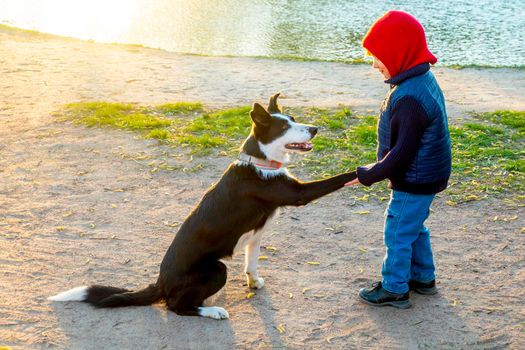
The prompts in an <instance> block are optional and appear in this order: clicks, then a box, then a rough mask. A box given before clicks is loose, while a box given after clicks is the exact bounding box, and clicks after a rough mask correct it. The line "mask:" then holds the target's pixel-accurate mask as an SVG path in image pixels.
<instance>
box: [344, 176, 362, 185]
mask: <svg viewBox="0 0 525 350" xmlns="http://www.w3.org/2000/svg"><path fill="white" fill-rule="evenodd" d="M359 184H360V182H359V179H358V178H355V179H353V180H352V181H350V182H347V183H345V187H348V186H354V185H359Z"/></svg>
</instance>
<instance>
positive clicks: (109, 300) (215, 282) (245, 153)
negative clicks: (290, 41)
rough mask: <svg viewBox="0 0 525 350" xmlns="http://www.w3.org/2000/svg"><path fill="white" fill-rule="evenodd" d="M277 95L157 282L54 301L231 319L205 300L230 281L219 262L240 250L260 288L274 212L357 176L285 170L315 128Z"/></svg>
mask: <svg viewBox="0 0 525 350" xmlns="http://www.w3.org/2000/svg"><path fill="white" fill-rule="evenodd" d="M278 96H279V94H276V95H274V96H273V97H271V98H270V104H269V106H268V109H265V108H264V107H262V106H261V105H260V104H258V103H255V104H254V105H253V109H252V110H251V111H250V117H251V118H252V121H253V124H252V129H251V132H250V135H249V136H248V138H247V139H246V141H245V142H244V144H243V146H242V149H241V153H240V156H239V159H238V160H236V161H235V162H233V163H232V164H231V165H230V166H229V167H228V169H227V170H226V171H225V173H224V174H223V176H222V178H221V179H220V180H219V181H218V182H217V183H216V184H215V185H213V186H212V187H211V188H210V189H209V190H208V191H207V192H206V194H205V195H204V197H203V198H202V200H201V201H200V203H199V204H198V205H197V207H196V208H195V209H193V211H192V212H191V213H190V215H189V216H188V217H187V218H186V220H185V221H184V223H183V224H182V225H181V226H180V229H179V232H178V233H177V235H176V236H175V238H174V240H173V242H172V243H171V246H170V247H169V248H168V251H167V252H166V255H165V256H164V259H163V260H162V263H161V265H160V273H159V277H158V280H157V282H155V283H154V284H150V285H149V286H148V287H146V288H144V289H142V290H139V291H135V292H134V291H129V290H126V289H123V288H116V287H106V286H100V285H93V286H90V287H85V286H84V287H77V288H74V289H71V290H68V291H65V292H62V293H59V294H57V295H55V296H52V297H50V298H49V300H53V301H70V300H75V301H83V302H87V303H89V304H91V305H94V306H95V307H103V308H107V307H121V306H132V305H151V304H152V303H155V302H157V301H159V300H165V301H166V304H167V307H168V309H170V310H171V311H174V312H176V313H177V314H179V315H191V316H203V317H211V318H214V319H218V320H219V319H226V318H228V317H229V316H228V312H227V311H226V310H225V309H223V308H221V307H205V306H203V302H204V300H205V299H207V298H208V297H210V296H211V295H213V294H215V293H217V292H218V291H219V290H220V289H221V288H222V287H223V286H224V284H225V283H226V266H225V265H224V264H223V263H222V262H221V259H223V258H226V257H230V256H231V255H232V254H233V253H234V252H235V251H239V250H242V249H244V250H245V254H246V257H245V263H246V265H245V273H246V277H247V280H248V285H249V287H250V288H262V287H263V286H264V280H263V279H262V277H259V275H258V274H257V260H258V255H259V247H260V242H261V234H262V231H263V230H262V229H263V228H264V226H265V225H266V223H267V221H268V219H269V218H270V217H271V216H272V215H273V214H274V213H275V211H276V210H277V208H279V207H281V206H288V205H294V206H302V205H305V204H307V203H309V202H311V201H313V200H315V199H317V198H320V197H322V196H324V195H326V194H328V193H331V192H333V191H335V190H337V189H339V188H341V187H343V185H344V184H345V183H346V182H349V181H351V180H353V179H355V178H356V174H355V172H349V173H345V174H341V175H338V176H335V177H332V178H328V179H325V180H319V181H312V182H302V181H299V180H298V179H296V178H294V177H293V176H291V175H290V174H289V173H288V171H287V170H286V168H285V165H286V164H287V163H288V162H289V160H290V153H292V152H296V153H302V152H307V151H310V150H311V149H312V144H311V143H310V140H311V139H312V138H313V137H314V136H315V134H316V133H317V128H316V127H314V126H312V125H306V124H300V123H298V122H296V121H295V120H294V118H292V117H291V116H288V115H285V114H283V112H282V110H281V108H280V107H279V106H278V105H277V97H278Z"/></svg>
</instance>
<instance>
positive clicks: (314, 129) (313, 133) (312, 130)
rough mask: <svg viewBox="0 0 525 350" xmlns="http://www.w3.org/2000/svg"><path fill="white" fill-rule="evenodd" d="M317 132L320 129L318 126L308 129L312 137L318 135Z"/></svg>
mask: <svg viewBox="0 0 525 350" xmlns="http://www.w3.org/2000/svg"><path fill="white" fill-rule="evenodd" d="M317 130H318V128H317V127H316V126H310V127H308V131H309V132H310V135H312V137H314V136H315V134H317Z"/></svg>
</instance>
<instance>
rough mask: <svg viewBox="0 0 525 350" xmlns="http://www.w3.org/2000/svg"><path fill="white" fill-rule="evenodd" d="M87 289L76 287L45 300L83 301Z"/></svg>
mask: <svg viewBox="0 0 525 350" xmlns="http://www.w3.org/2000/svg"><path fill="white" fill-rule="evenodd" d="M87 290H88V287H86V286H82V287H76V288H73V289H70V290H67V291H65V292H62V293H58V294H57V295H53V296H52V297H49V298H47V300H53V301H84V300H86V297H87Z"/></svg>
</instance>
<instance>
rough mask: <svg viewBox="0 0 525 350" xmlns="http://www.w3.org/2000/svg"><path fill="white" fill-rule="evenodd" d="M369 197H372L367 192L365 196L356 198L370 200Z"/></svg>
mask: <svg viewBox="0 0 525 350" xmlns="http://www.w3.org/2000/svg"><path fill="white" fill-rule="evenodd" d="M368 198H370V195H369V194H365V195H364V196H363V197H359V198H356V199H355V200H356V201H368Z"/></svg>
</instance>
